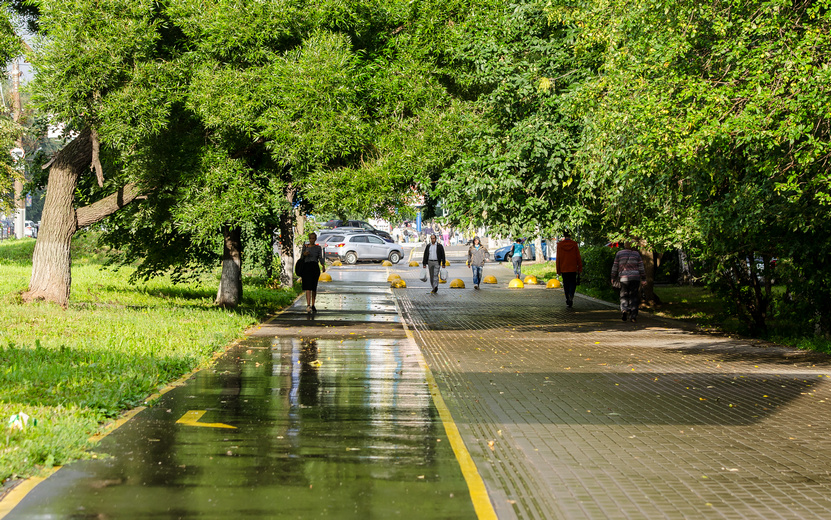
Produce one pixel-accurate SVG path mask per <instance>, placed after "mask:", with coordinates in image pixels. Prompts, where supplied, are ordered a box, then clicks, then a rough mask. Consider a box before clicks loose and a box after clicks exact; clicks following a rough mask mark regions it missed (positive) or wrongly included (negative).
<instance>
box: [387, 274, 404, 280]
mask: <svg viewBox="0 0 831 520" xmlns="http://www.w3.org/2000/svg"><path fill="white" fill-rule="evenodd" d="M400 279H401V277H400V276H398V275H397V274H395V273H392V274H391V275H389V276H387V281H388V282H394V281H396V280H400Z"/></svg>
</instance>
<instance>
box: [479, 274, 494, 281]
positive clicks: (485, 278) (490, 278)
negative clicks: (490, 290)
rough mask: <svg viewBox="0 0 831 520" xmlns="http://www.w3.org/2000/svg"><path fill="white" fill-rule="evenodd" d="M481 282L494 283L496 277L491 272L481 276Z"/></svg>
mask: <svg viewBox="0 0 831 520" xmlns="http://www.w3.org/2000/svg"><path fill="white" fill-rule="evenodd" d="M482 283H496V277H495V276H494V275H492V274H489V275H488V276H486V277H484V278H482Z"/></svg>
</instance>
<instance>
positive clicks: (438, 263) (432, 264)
mask: <svg viewBox="0 0 831 520" xmlns="http://www.w3.org/2000/svg"><path fill="white" fill-rule="evenodd" d="M445 261H446V258H445V256H444V246H442V245H441V244H439V243H438V242H437V241H436V235H435V234H432V235H430V243H429V244H427V247H425V248H424V259H423V260H422V262H421V267H422V268H423V269H427V270H428V272H429V273H430V285H431V286H433V290H432V291H430V292H431V293H433V294H435V293H437V292H439V270H441V268H442V266H443V265H444V264H445Z"/></svg>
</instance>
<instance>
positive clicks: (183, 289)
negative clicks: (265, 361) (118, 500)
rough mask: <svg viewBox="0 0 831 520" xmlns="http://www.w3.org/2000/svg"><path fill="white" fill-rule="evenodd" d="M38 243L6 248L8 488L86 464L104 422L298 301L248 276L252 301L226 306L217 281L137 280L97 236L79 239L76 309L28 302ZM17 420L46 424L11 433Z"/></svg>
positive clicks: (0, 476)
mask: <svg viewBox="0 0 831 520" xmlns="http://www.w3.org/2000/svg"><path fill="white" fill-rule="evenodd" d="M34 244H35V241H34V240H32V239H25V240H7V241H4V242H0V421H2V423H1V424H0V427H2V428H3V430H2V434H1V435H0V481H4V480H6V479H9V478H20V477H26V476H31V475H36V474H38V473H39V472H42V471H44V470H47V469H49V468H51V467H52V466H55V465H61V464H65V463H66V462H68V461H70V460H72V459H76V458H82V457H85V456H86V451H85V450H86V449H87V448H89V437H90V436H91V435H93V434H94V433H96V431H97V430H98V429H99V428H100V426H101V425H102V423H104V422H105V421H107V420H108V419H110V418H113V417H116V416H117V415H119V414H120V413H121V412H123V411H125V410H127V409H130V408H132V407H134V406H136V405H139V404H142V403H143V401H144V399H145V398H146V397H147V396H149V395H150V394H152V393H154V392H156V391H157V390H158V389H159V388H161V387H163V386H164V385H165V384H166V383H168V382H170V381H173V380H175V379H178V378H179V377H181V376H182V375H183V374H186V373H188V372H189V371H191V370H192V369H194V368H196V367H200V366H204V365H206V364H207V363H208V362H209V360H210V359H211V356H212V354H213V353H214V352H216V351H217V350H219V349H222V348H223V347H224V346H225V345H227V344H228V343H230V342H232V341H233V340H235V339H236V338H238V337H240V335H241V333H242V332H243V331H244V330H245V329H246V328H247V327H249V326H250V325H252V324H254V323H257V322H258V321H260V320H261V319H262V318H263V317H265V316H266V315H268V314H269V313H271V312H274V311H276V310H278V309H279V308H281V307H285V306H286V305H288V304H290V303H291V302H292V301H293V299H294V297H295V296H296V295H297V290H296V289H295V288H291V289H287V290H273V289H266V288H265V287H264V283H263V281H262V279H255V278H246V280H245V282H244V301H243V304H242V305H241V306H240V307H239V308H237V309H235V310H224V309H219V308H216V307H215V306H214V305H213V300H214V298H215V295H216V287H217V285H218V282H217V279H218V273H216V274H211V275H209V276H206V277H204V278H203V279H202V280H200V283H190V284H187V285H174V284H172V283H171V282H170V280H168V279H156V280H151V281H149V282H141V283H137V284H130V283H128V282H127V280H128V278H129V276H130V274H131V273H132V270H131V269H129V268H121V269H111V268H104V267H103V265H102V263H103V258H104V255H103V253H102V252H101V251H99V250H97V249H96V248H95V247H94V239H93V238H91V237H81V238H80V239H78V240H76V241H75V244H74V245H73V267H72V296H71V299H70V303H69V305H68V307H67V308H66V309H61V308H60V307H58V306H56V305H53V304H47V303H33V304H24V303H22V301H21V298H20V294H21V292H23V291H24V290H25V289H26V288H27V285H28V281H29V277H30V275H31V270H32V268H31V258H32V252H33V250H34ZM19 412H23V413H25V414H27V415H29V416H30V417H31V418H32V419H33V420H37V425H36V426H33V425H30V426H29V427H27V428H25V429H23V430H19V429H11V428H9V427H8V426H7V422H8V420H9V417H11V416H12V415H13V414H16V413H19Z"/></svg>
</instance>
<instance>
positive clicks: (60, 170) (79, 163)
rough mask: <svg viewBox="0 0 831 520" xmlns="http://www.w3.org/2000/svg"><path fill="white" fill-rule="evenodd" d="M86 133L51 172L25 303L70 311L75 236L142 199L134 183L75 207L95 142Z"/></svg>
mask: <svg viewBox="0 0 831 520" xmlns="http://www.w3.org/2000/svg"><path fill="white" fill-rule="evenodd" d="M90 141H91V139H90V132H89V130H84V131H83V132H81V134H80V135H79V136H78V137H76V138H75V139H74V140H73V141H72V142H71V143H69V144H68V145H66V147H64V149H63V150H61V151H60V152H58V154H57V155H56V156H55V159H54V161H53V162H52V165H51V167H50V169H49V184H48V186H47V190H46V201H45V203H44V206H43V216H42V218H41V227H40V230H39V233H38V240H37V243H36V244H35V252H34V255H33V257H32V277H31V279H30V280H29V290H28V291H27V292H25V293H23V299H24V301H34V300H46V301H51V302H55V303H57V304H59V305H61V306H62V307H66V304H67V303H68V302H69V294H70V290H71V287H72V257H71V254H70V246H71V244H72V236H73V235H74V234H75V233H76V232H77V231H78V230H79V229H81V228H82V227H84V226H88V225H90V224H94V223H95V222H98V221H100V220H101V219H103V218H104V217H106V216H108V215H111V214H112V213H115V212H116V211H118V210H119V209H121V208H123V207H124V206H126V205H127V204H129V203H130V202H132V201H133V200H135V199H136V197H137V196H138V195H139V190H138V189H137V188H136V186H135V185H133V184H128V185H127V186H124V187H123V188H121V189H120V190H118V191H117V192H116V193H114V194H112V195H110V196H108V197H106V198H104V199H101V200H99V201H98V202H95V203H93V204H90V205H89V206H86V207H83V208H78V209H77V210H76V209H75V207H74V206H73V202H74V194H75V188H76V187H77V186H78V179H79V178H80V176H81V175H82V174H83V173H84V172H86V171H88V170H89V165H90V160H91V154H92V144H91V142H90Z"/></svg>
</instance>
